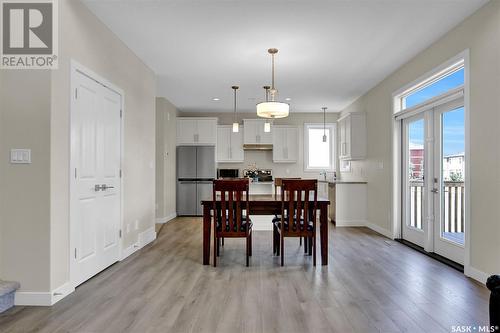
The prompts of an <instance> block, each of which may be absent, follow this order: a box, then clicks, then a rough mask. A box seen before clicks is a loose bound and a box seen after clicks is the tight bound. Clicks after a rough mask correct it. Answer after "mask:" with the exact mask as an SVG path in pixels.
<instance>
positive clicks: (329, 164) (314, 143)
mask: <svg viewBox="0 0 500 333" xmlns="http://www.w3.org/2000/svg"><path fill="white" fill-rule="evenodd" d="M323 135H326V142H323ZM335 137H336V136H335V124H326V126H325V128H323V124H305V125H304V168H305V171H317V170H326V171H334V170H335V163H334V161H335V156H334V154H335Z"/></svg>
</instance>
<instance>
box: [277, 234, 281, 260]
mask: <svg viewBox="0 0 500 333" xmlns="http://www.w3.org/2000/svg"><path fill="white" fill-rule="evenodd" d="M280 253H281V234H280V233H279V231H278V229H276V255H277V256H279V255H280Z"/></svg>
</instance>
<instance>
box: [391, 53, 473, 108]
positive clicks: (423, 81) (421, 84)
mask: <svg viewBox="0 0 500 333" xmlns="http://www.w3.org/2000/svg"><path fill="white" fill-rule="evenodd" d="M461 69H464V71H466V66H465V58H464V57H463V56H458V57H455V58H452V59H450V60H449V61H447V62H446V63H444V64H442V65H441V66H439V67H438V68H436V69H434V70H432V71H430V72H427V73H425V74H424V75H422V76H421V77H419V78H418V79H416V80H415V81H413V82H411V83H409V84H407V85H405V86H404V87H402V88H400V89H399V90H398V91H396V92H394V93H393V110H394V111H393V112H394V114H401V113H403V112H405V111H408V110H413V109H417V108H418V107H420V106H422V105H426V104H429V102H431V101H433V100H436V99H440V98H441V97H442V96H444V95H447V94H448V93H450V92H454V91H458V90H463V89H464V84H462V85H460V86H457V87H455V88H451V89H450V90H448V91H447V92H445V93H443V94H440V95H436V96H434V97H431V98H429V99H427V100H425V101H422V102H420V103H418V104H416V105H413V106H411V107H409V108H407V107H406V97H408V96H409V95H411V94H413V93H416V92H418V91H420V90H422V89H425V88H427V87H428V86H430V85H432V84H434V83H436V82H438V81H439V80H441V79H443V78H445V77H447V76H449V75H452V74H453V73H455V72H457V71H459V70H461ZM466 75H467V73H465V72H464V81H465V80H467V77H466ZM464 83H465V82H464Z"/></svg>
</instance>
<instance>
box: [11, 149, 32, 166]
mask: <svg viewBox="0 0 500 333" xmlns="http://www.w3.org/2000/svg"><path fill="white" fill-rule="evenodd" d="M10 163H13V164H30V163H31V149H11V150H10Z"/></svg>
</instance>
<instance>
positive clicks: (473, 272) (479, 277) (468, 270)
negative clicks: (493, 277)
mask: <svg viewBox="0 0 500 333" xmlns="http://www.w3.org/2000/svg"><path fill="white" fill-rule="evenodd" d="M464 274H465V276H468V277H470V278H471V279H474V280H476V281H478V282H481V283H482V284H486V280H487V279H488V278H489V277H490V274H488V273H485V272H482V271H480V270H479V269H476V268H474V267H472V266H465V267H464Z"/></svg>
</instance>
